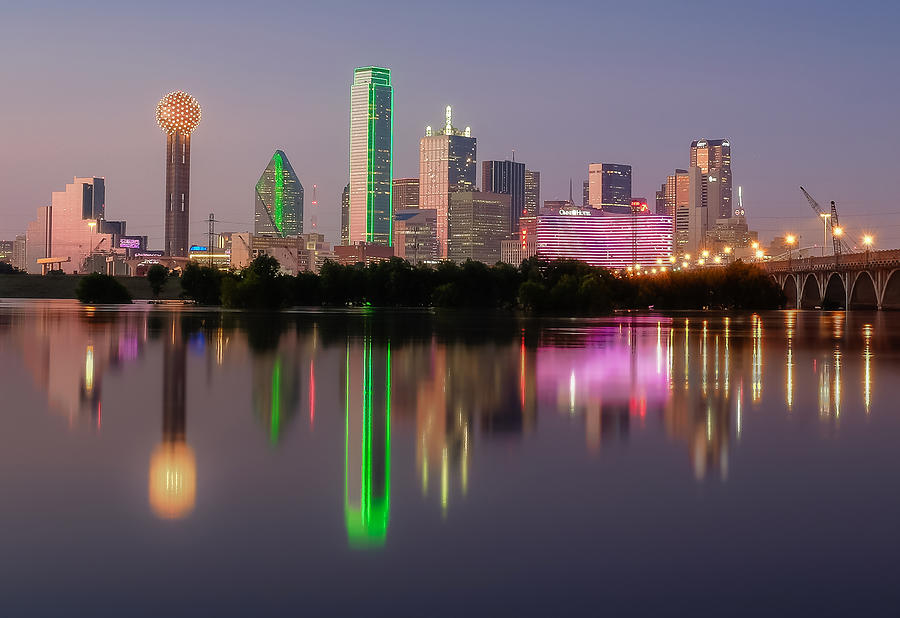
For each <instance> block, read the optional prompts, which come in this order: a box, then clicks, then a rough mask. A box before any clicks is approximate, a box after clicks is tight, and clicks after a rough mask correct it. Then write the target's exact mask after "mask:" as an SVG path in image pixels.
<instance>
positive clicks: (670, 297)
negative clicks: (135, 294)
mask: <svg viewBox="0 0 900 618" xmlns="http://www.w3.org/2000/svg"><path fill="white" fill-rule="evenodd" d="M182 287H183V288H184V291H185V295H186V296H189V297H191V298H194V299H195V300H197V302H201V303H204V304H218V303H220V302H221V303H222V304H224V305H225V306H226V307H235V308H245V309H279V308H283V307H287V306H297V305H305V306H321V305H329V306H337V307H348V306H374V307H435V308H448V309H468V310H493V309H506V310H512V309H522V310H524V311H527V312H530V313H535V314H558V315H597V314H604V313H609V312H610V311H613V310H615V309H646V308H648V307H655V308H657V309H753V310H760V309H774V308H778V307H780V306H782V305H783V303H784V296H783V294H782V292H781V289H780V288H779V287H778V286H777V285H776V284H775V283H774V282H773V281H772V280H771V278H770V277H769V276H768V275H767V274H766V272H765V271H764V270H762V269H760V268H758V267H757V266H755V265H750V264H744V263H742V262H736V263H734V264H731V265H729V266H727V267H725V268H708V269H699V270H693V271H677V272H666V273H661V274H658V275H643V276H636V277H619V276H616V275H613V274H612V273H611V272H610V271H608V270H606V269H604V268H597V267H593V266H589V265H587V264H585V263H583V262H578V261H574V260H558V261H554V262H544V261H541V260H539V259H537V258H530V259H528V260H525V261H524V262H522V264H521V266H520V267H519V268H516V267H514V266H510V265H508V264H496V265H494V266H488V265H486V264H482V263H480V262H473V261H467V262H464V263H462V264H456V263H453V262H441V263H440V264H438V265H437V266H434V267H432V266H426V265H418V266H413V265H412V264H410V263H409V262H406V261H405V260H401V259H399V258H393V259H391V260H386V261H380V262H376V263H373V264H369V265H363V264H355V265H353V266H343V265H340V264H338V263H336V262H332V261H326V262H325V264H324V265H323V267H322V269H321V273H320V274H318V275H317V274H315V273H309V272H304V273H300V274H299V275H297V276H296V277H291V276H288V275H285V274H282V273H281V272H280V269H279V266H278V262H277V261H276V260H275V259H274V258H272V257H270V256H266V255H263V256H260V257H258V258H256V259H255V260H254V261H253V262H252V263H251V264H250V266H248V267H247V268H245V269H244V270H243V271H241V272H240V273H233V274H223V273H221V272H219V271H217V270H214V269H211V268H205V267H201V266H198V265H196V264H191V265H189V266H188V267H187V268H186V269H185V272H184V275H183V276H182Z"/></svg>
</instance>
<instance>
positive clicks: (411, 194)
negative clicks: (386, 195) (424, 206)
mask: <svg viewBox="0 0 900 618" xmlns="http://www.w3.org/2000/svg"><path fill="white" fill-rule="evenodd" d="M391 207H392V208H393V209H394V213H395V214H396V212H397V211H398V210H403V209H404V208H418V207H419V179H418V178H394V186H393V193H392V194H391Z"/></svg>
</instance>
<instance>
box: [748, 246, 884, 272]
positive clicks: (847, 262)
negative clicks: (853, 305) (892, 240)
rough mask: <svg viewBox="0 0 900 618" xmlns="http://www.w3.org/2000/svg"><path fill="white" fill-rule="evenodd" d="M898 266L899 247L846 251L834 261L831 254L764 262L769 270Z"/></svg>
mask: <svg viewBox="0 0 900 618" xmlns="http://www.w3.org/2000/svg"><path fill="white" fill-rule="evenodd" d="M893 266H896V267H900V249H886V250H882V251H869V252H865V251H863V252H861V253H846V254H844V255H841V257H840V260H839V261H835V259H834V256H833V255H826V256H825V257H808V258H794V259H792V260H778V261H777V262H766V263H765V269H766V270H768V271H769V272H788V271H811V270H862V269H865V268H885V267H893Z"/></svg>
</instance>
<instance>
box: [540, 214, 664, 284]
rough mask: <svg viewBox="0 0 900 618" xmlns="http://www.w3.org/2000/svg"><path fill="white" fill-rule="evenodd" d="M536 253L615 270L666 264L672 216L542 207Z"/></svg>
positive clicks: (546, 257)
mask: <svg viewBox="0 0 900 618" xmlns="http://www.w3.org/2000/svg"><path fill="white" fill-rule="evenodd" d="M537 253H538V255H539V256H540V257H542V258H543V259H547V260H561V259H568V260H581V261H582V262H586V263H588V264H590V265H592V266H603V267H605V268H611V269H618V268H626V267H628V266H633V265H635V264H641V265H644V266H647V267H650V266H652V265H655V264H656V263H657V260H659V259H661V260H664V261H665V262H666V263H668V260H669V256H670V255H672V218H671V217H665V216H659V215H638V216H630V215H611V214H607V213H604V212H603V211H601V210H599V209H596V208H579V207H577V206H569V207H566V208H555V209H551V210H548V209H545V210H544V211H543V212H542V213H541V216H539V217H538V222H537Z"/></svg>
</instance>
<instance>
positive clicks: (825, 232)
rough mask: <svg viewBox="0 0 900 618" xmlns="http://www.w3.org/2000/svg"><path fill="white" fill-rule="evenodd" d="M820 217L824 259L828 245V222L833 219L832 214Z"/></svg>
mask: <svg viewBox="0 0 900 618" xmlns="http://www.w3.org/2000/svg"><path fill="white" fill-rule="evenodd" d="M819 216H820V217H822V257H825V245H827V244H828V220H829V219H830V218H831V213H828V212H823V213H821V214H819Z"/></svg>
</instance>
